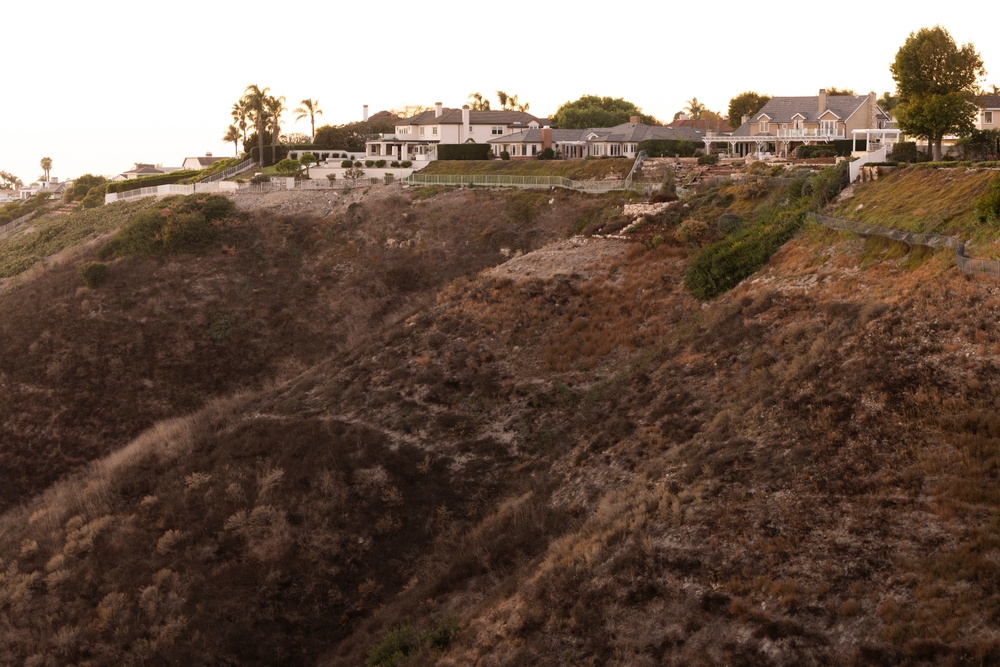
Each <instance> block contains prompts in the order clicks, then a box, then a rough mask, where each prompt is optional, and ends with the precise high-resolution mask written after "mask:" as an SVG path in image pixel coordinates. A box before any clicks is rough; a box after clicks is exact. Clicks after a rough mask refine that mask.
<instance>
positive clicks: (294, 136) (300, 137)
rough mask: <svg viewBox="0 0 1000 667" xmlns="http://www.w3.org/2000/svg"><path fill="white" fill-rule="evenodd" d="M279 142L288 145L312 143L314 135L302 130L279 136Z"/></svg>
mask: <svg viewBox="0 0 1000 667" xmlns="http://www.w3.org/2000/svg"><path fill="white" fill-rule="evenodd" d="M278 143H279V144H282V145H286V146H287V145H288V144H309V143H312V137H310V136H309V135H308V134H302V133H301V132H292V133H291V134H283V135H281V136H280V137H278Z"/></svg>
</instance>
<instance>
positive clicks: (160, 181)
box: [105, 169, 201, 193]
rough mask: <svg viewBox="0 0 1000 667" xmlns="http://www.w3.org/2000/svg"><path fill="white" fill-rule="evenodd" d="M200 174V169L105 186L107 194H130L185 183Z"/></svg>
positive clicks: (116, 182) (134, 179)
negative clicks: (134, 191)
mask: <svg viewBox="0 0 1000 667" xmlns="http://www.w3.org/2000/svg"><path fill="white" fill-rule="evenodd" d="M200 174H201V171H200V170H198V169H186V170H183V171H175V172H173V173H170V174H163V175H161V176H146V177H144V178H133V179H130V180H127V181H115V182H112V183H108V184H107V185H106V186H105V188H106V189H105V192H108V193H111V192H128V191H129V190H138V189H139V188H152V187H156V186H157V185H173V184H174V183H178V182H180V181H183V180H184V179H185V178H191V177H193V176H198V175H200Z"/></svg>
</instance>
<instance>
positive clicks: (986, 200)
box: [975, 176, 1000, 227]
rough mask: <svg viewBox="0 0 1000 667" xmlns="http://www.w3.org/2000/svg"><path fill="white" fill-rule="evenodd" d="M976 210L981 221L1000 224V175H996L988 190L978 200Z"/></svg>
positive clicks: (995, 225) (995, 224)
mask: <svg viewBox="0 0 1000 667" xmlns="http://www.w3.org/2000/svg"><path fill="white" fill-rule="evenodd" d="M975 211H976V219H977V220H979V222H985V223H987V224H989V225H991V226H993V227H997V226H1000V176H994V177H993V180H992V181H990V185H989V187H988V188H987V189H986V192H984V193H983V194H982V196H981V197H979V199H977V200H976V208H975Z"/></svg>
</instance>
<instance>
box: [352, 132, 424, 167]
mask: <svg viewBox="0 0 1000 667" xmlns="http://www.w3.org/2000/svg"><path fill="white" fill-rule="evenodd" d="M437 144H438V142H436V141H426V140H421V139H416V140H414V139H399V138H397V137H382V138H379V139H371V140H369V141H367V142H366V144H365V147H366V154H367V156H368V157H374V158H382V159H386V160H398V161H403V160H410V161H411V162H425V161H430V160H434V159H435V158H436V156H437Z"/></svg>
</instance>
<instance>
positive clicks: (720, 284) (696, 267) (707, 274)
mask: <svg viewBox="0 0 1000 667" xmlns="http://www.w3.org/2000/svg"><path fill="white" fill-rule="evenodd" d="M804 219H805V214H804V213H792V212H787V213H780V214H778V215H776V216H775V217H774V219H773V221H768V222H758V223H757V224H755V225H753V226H751V227H749V228H748V229H746V230H744V231H743V232H741V233H739V234H737V235H736V236H731V237H728V238H726V239H723V240H722V241H719V242H718V243H714V244H712V245H710V246H708V247H706V248H704V249H703V250H702V251H701V252H699V253H698V254H697V255H696V256H695V258H694V259H693V260H692V261H691V264H690V265H689V266H688V269H687V272H686V273H685V274H684V285H685V287H687V289H688V290H689V291H690V292H691V293H692V294H693V295H694V296H695V297H697V298H698V299H701V300H702V301H707V300H709V299H714V298H715V297H717V296H719V295H720V294H723V293H725V292H726V291H728V290H730V289H732V288H733V287H735V286H736V285H738V284H739V283H740V281H742V280H743V279H745V278H747V277H749V276H752V275H753V274H754V273H756V272H757V271H759V270H760V269H761V267H763V266H764V265H765V264H767V262H768V260H769V259H771V255H773V254H774V253H775V251H777V250H778V248H780V247H781V246H782V245H784V243H785V241H787V240H788V239H790V238H792V235H793V234H795V232H796V231H797V230H798V229H799V227H801V226H802V222H803V220H804Z"/></svg>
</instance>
